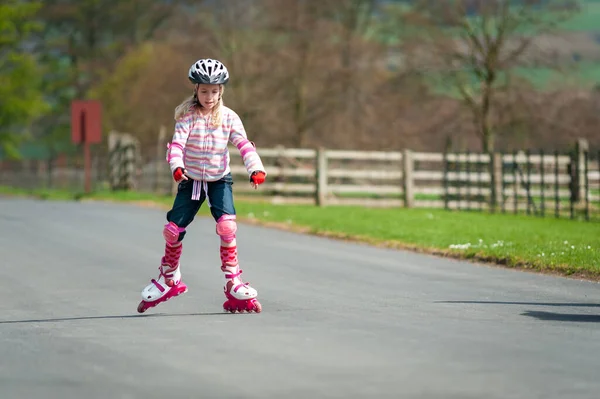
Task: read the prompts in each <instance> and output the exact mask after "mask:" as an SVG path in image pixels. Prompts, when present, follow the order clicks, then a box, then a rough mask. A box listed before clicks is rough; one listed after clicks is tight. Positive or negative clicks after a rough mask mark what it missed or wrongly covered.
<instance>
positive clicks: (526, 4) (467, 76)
mask: <svg viewBox="0 0 600 399" xmlns="http://www.w3.org/2000/svg"><path fill="white" fill-rule="evenodd" d="M576 10H577V7H576V4H575V2H573V1H569V0H564V1H563V0H528V1H523V2H518V3H515V2H511V1H508V0H447V1H439V0H438V1H435V0H422V1H419V2H418V4H417V6H416V8H415V12H416V13H417V15H418V17H417V18H416V19H415V21H416V23H417V24H419V25H420V26H421V27H424V28H426V29H424V30H423V32H426V33H427V37H428V39H429V40H428V45H427V46H426V47H425V49H426V51H430V53H429V54H432V57H429V59H427V58H425V57H424V58H425V63H426V64H427V63H429V65H428V66H429V67H430V68H431V67H432V66H433V69H434V70H436V71H439V72H441V75H442V76H443V79H448V80H449V81H450V82H451V84H452V86H453V87H454V88H455V89H456V90H458V92H459V94H460V96H461V98H462V100H463V101H464V103H465V104H466V105H467V106H468V107H469V109H470V110H471V112H472V115H473V121H474V124H475V126H476V128H477V131H478V134H479V137H480V140H481V148H482V150H483V151H485V152H493V151H494V148H495V145H494V142H495V136H496V134H495V130H494V121H493V110H494V104H495V99H496V96H497V93H498V92H500V91H503V90H505V89H506V88H507V87H508V86H509V84H510V79H509V78H510V74H511V71H512V69H513V68H514V67H516V66H518V65H519V64H520V63H523V62H525V61H531V60H534V61H535V62H537V63H539V62H548V58H547V54H540V52H539V51H538V50H539V48H538V46H537V45H536V42H535V40H536V38H537V37H539V35H540V34H543V33H551V32H553V30H554V29H555V28H556V26H557V24H558V23H559V22H561V21H564V20H565V19H567V18H568V17H570V16H571V15H572V14H573V12H574V11H576Z"/></svg>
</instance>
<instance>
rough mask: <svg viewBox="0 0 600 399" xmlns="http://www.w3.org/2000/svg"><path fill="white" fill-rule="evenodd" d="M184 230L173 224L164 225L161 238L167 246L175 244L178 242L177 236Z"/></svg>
mask: <svg viewBox="0 0 600 399" xmlns="http://www.w3.org/2000/svg"><path fill="white" fill-rule="evenodd" d="M184 231H185V228H183V227H179V226H177V225H176V224H175V223H173V222H169V223H167V224H165V228H164V229H163V237H164V238H165V241H166V242H167V243H169V244H175V243H177V241H178V240H179V234H181V233H183V232H184Z"/></svg>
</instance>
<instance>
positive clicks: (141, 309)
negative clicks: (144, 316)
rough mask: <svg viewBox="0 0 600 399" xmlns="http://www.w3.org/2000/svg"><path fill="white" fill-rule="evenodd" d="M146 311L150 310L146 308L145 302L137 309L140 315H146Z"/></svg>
mask: <svg viewBox="0 0 600 399" xmlns="http://www.w3.org/2000/svg"><path fill="white" fill-rule="evenodd" d="M146 310H148V308H147V307H146V303H145V302H144V301H142V302H140V304H139V305H138V307H137V311H138V313H144V312H145V311H146Z"/></svg>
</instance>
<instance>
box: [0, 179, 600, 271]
mask: <svg viewBox="0 0 600 399" xmlns="http://www.w3.org/2000/svg"><path fill="white" fill-rule="evenodd" d="M0 194H6V195H30V196H31V195H33V196H36V197H38V198H43V199H47V200H53V199H59V200H73V199H74V198H77V199H86V200H110V201H126V202H131V201H134V202H137V203H138V204H140V205H156V206H160V207H162V208H163V209H168V207H169V206H170V204H171V203H172V198H170V197H156V196H152V195H149V194H140V193H135V192H123V193H110V192H102V193H95V194H93V195H90V196H83V197H82V196H81V195H73V194H72V193H66V192H57V191H36V192H27V191H23V190H15V189H12V188H6V187H0ZM236 208H237V213H238V217H239V218H240V220H243V221H247V222H253V223H258V224H264V225H269V226H273V227H278V228H285V229H290V230H294V231H301V232H305V233H309V234H318V235H324V236H329V237H335V238H339V239H348V240H353V241H361V242H367V243H370V244H375V245H383V246H387V247H392V248H407V249H412V250H417V251H423V252H428V253H435V254H439V255H442V256H451V257H457V258H463V259H474V260H478V261H483V262H490V263H495V264H500V265H504V266H507V267H515V268H523V269H530V270H536V271H542V272H551V273H558V274H562V275H575V276H578V277H582V278H591V279H598V278H599V277H600V223H596V222H592V223H585V222H579V221H571V220H564V219H561V220H556V219H553V218H545V219H541V218H535V217H528V216H515V215H501V214H488V213H479V212H450V211H444V210H439V209H437V210H430V209H402V208H395V209H374V208H363V207H325V208H318V207H315V206H310V205H273V204H269V203H265V202H260V201H237V202H236ZM200 215H203V216H206V217H208V215H209V212H208V209H207V207H206V206H204V207H203V208H202V209H201V211H200Z"/></svg>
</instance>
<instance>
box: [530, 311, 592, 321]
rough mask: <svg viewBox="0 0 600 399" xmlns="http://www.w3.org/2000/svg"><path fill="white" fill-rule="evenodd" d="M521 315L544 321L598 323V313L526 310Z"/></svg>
mask: <svg viewBox="0 0 600 399" xmlns="http://www.w3.org/2000/svg"><path fill="white" fill-rule="evenodd" d="M521 316H528V317H533V318H536V319H538V320H544V321H572V322H578V323H600V315H597V314H569V313H553V312H540V311H535V310H528V311H526V312H523V313H521Z"/></svg>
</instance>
